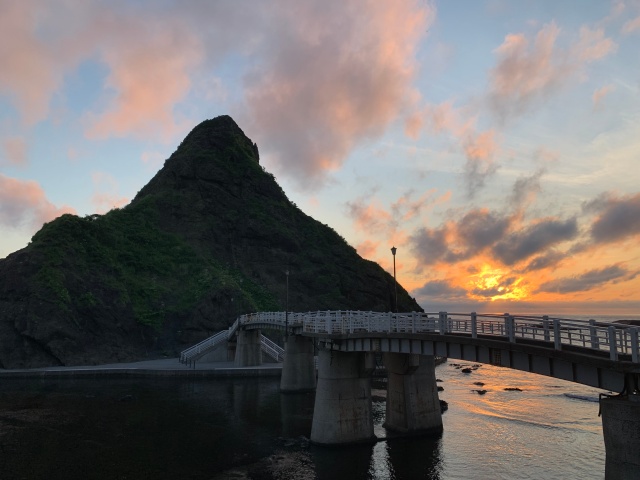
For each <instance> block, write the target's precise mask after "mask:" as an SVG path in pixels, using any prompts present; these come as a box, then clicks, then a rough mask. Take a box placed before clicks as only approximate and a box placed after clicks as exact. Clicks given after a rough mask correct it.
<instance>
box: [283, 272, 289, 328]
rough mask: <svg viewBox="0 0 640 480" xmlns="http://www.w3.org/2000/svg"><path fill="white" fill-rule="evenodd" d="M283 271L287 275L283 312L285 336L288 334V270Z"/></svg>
mask: <svg viewBox="0 0 640 480" xmlns="http://www.w3.org/2000/svg"><path fill="white" fill-rule="evenodd" d="M284 273H285V275H286V276H287V302H286V305H285V312H284V336H285V338H286V337H288V336H289V270H287V271H285V272H284Z"/></svg>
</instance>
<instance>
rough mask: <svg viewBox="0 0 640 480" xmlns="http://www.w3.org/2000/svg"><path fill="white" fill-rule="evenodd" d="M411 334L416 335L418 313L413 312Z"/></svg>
mask: <svg viewBox="0 0 640 480" xmlns="http://www.w3.org/2000/svg"><path fill="white" fill-rule="evenodd" d="M411 333H416V312H411Z"/></svg>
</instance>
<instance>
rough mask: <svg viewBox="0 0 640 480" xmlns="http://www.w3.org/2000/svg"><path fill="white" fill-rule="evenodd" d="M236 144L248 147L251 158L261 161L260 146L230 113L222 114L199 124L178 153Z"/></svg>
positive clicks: (179, 148)
mask: <svg viewBox="0 0 640 480" xmlns="http://www.w3.org/2000/svg"><path fill="white" fill-rule="evenodd" d="M229 145H236V146H238V147H240V148H244V149H246V153H248V154H249V155H248V156H249V158H253V159H254V160H255V161H256V162H258V163H259V161H260V155H259V154H258V146H257V145H256V144H255V143H253V142H252V141H251V140H250V139H249V138H248V137H247V136H246V135H245V133H244V132H243V131H242V129H241V128H240V127H239V126H238V124H237V123H236V122H235V121H234V120H233V118H231V117H230V116H229V115H220V116H219V117H215V118H212V119H209V120H205V121H203V122H201V123H200V124H198V125H197V126H196V127H195V128H194V129H193V130H191V132H189V134H188V135H187V136H186V137H185V139H184V140H183V141H182V143H181V144H180V147H178V150H177V151H176V153H178V152H180V150H181V149H183V148H188V149H189V150H192V149H194V148H197V149H204V150H211V149H214V150H216V149H226V148H227V147H228V146H229Z"/></svg>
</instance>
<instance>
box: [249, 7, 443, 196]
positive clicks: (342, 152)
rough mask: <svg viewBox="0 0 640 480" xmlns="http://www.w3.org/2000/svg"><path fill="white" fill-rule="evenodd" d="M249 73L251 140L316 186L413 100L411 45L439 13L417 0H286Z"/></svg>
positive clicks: (284, 168) (283, 168) (282, 167)
mask: <svg viewBox="0 0 640 480" xmlns="http://www.w3.org/2000/svg"><path fill="white" fill-rule="evenodd" d="M274 11H275V14H274V15H273V17H272V18H269V23H270V25H271V27H270V28H271V29H272V30H271V32H270V34H269V36H268V38H265V43H264V44H263V46H262V49H261V50H260V51H259V52H258V53H259V55H260V57H261V58H262V59H263V60H262V61H261V62H259V63H258V64H257V65H256V68H255V69H254V70H253V71H252V72H251V73H250V74H249V75H248V76H247V77H246V83H245V88H246V106H247V113H246V116H247V117H248V119H247V122H248V124H249V125H250V129H249V130H250V131H251V132H255V134H254V133H251V135H252V136H255V137H256V139H257V140H258V142H259V143H260V144H261V145H265V146H266V147H267V148H266V150H267V151H266V153H267V154H268V156H269V158H270V160H271V161H272V162H273V163H274V164H275V168H276V170H277V171H278V172H279V173H283V174H288V175H293V176H294V178H295V179H296V180H297V182H298V184H299V186H301V187H302V186H303V187H307V188H309V187H311V188H314V187H318V186H319V185H321V184H322V183H323V182H324V181H325V180H326V176H327V173H328V172H330V171H332V170H336V169H338V168H339V167H340V166H341V165H342V164H343V162H344V161H345V159H346V157H347V155H348V154H349V152H350V151H351V149H352V148H354V146H355V145H356V144H357V143H359V142H361V141H365V140H367V139H371V138H376V137H378V136H379V135H381V134H382V133H383V132H384V130H385V129H386V127H387V125H389V123H391V122H392V121H393V120H395V119H396V118H397V117H398V116H399V115H400V114H401V112H402V111H403V109H404V108H405V107H406V106H407V103H408V100H409V99H411V98H412V95H413V89H412V86H411V82H412V80H413V77H414V72H415V70H416V61H415V58H414V51H415V49H416V46H417V43H418V41H419V39H420V38H421V37H422V36H423V35H424V33H425V31H426V29H427V27H428V25H429V23H430V22H431V16H432V11H431V10H430V7H428V6H427V7H426V8H425V6H424V5H423V4H420V3H418V2H417V1H408V2H401V3H394V4H390V3H387V2H378V1H374V0H367V1H364V2H355V1H345V2H332V3H327V2H324V1H320V0H317V1H312V2H293V1H285V2H281V3H280V4H279V8H277V9H274Z"/></svg>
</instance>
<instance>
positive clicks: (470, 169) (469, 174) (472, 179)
mask: <svg viewBox="0 0 640 480" xmlns="http://www.w3.org/2000/svg"><path fill="white" fill-rule="evenodd" d="M497 170H498V165H496V164H495V163H493V162H483V161H480V160H475V159H471V158H468V159H467V162H466V163H465V165H464V183H465V185H466V187H467V198H469V199H472V198H474V197H475V196H476V194H477V193H478V191H480V190H482V189H483V188H484V186H485V184H486V182H487V179H488V178H490V177H491V176H492V175H493V174H494V173H496V171H497Z"/></svg>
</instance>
